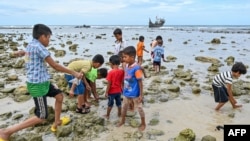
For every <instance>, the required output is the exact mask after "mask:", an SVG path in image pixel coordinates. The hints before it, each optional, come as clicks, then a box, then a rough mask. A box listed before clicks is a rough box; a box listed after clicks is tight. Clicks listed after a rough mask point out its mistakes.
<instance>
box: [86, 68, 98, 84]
mask: <svg viewBox="0 0 250 141" xmlns="http://www.w3.org/2000/svg"><path fill="white" fill-rule="evenodd" d="M85 76H86V78H87V79H89V80H90V81H91V82H95V80H96V79H97V69H95V68H93V67H92V68H91V70H90V71H89V72H87V73H86V74H85Z"/></svg>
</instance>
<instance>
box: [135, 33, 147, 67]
mask: <svg viewBox="0 0 250 141" xmlns="http://www.w3.org/2000/svg"><path fill="white" fill-rule="evenodd" d="M143 51H146V52H147V53H148V51H147V50H146V49H145V46H144V36H140V37H139V42H138V43H137V50H136V54H137V59H138V64H139V65H141V64H142V61H143Z"/></svg>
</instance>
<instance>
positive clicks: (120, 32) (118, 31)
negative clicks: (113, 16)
mask: <svg viewBox="0 0 250 141" xmlns="http://www.w3.org/2000/svg"><path fill="white" fill-rule="evenodd" d="M113 34H114V35H116V34H119V35H122V30H121V29H120V28H116V29H115V30H114V32H113Z"/></svg>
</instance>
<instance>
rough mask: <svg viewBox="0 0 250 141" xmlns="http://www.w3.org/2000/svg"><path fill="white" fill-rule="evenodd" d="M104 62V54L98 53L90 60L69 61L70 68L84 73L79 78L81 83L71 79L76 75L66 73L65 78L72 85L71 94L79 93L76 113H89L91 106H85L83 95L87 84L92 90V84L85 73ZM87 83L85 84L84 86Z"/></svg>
mask: <svg viewBox="0 0 250 141" xmlns="http://www.w3.org/2000/svg"><path fill="white" fill-rule="evenodd" d="M103 63H104V58H103V56H102V55H100V54H97V55H95V56H94V57H93V59H92V61H90V60H77V61H73V62H71V63H69V65H68V69H70V70H74V71H77V72H80V73H83V75H84V76H83V79H82V80H79V84H78V85H77V84H76V83H72V82H71V80H73V79H74V78H75V77H74V76H72V75H69V74H65V78H66V80H67V81H68V85H69V87H70V92H69V94H70V96H71V97H73V96H74V94H76V95H77V108H76V113H81V114H86V113H89V112H90V110H89V108H83V105H85V104H86V103H85V102H86V101H85V99H84V97H83V94H84V91H85V86H86V88H87V89H88V90H90V89H91V88H90V86H89V84H88V82H87V80H86V78H85V77H86V76H85V74H86V73H87V72H89V71H90V70H91V68H92V67H93V68H99V67H100V66H101V65H102V64H103ZM84 85H85V86H84ZM86 106H87V105H86Z"/></svg>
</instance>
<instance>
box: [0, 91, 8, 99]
mask: <svg viewBox="0 0 250 141" xmlns="http://www.w3.org/2000/svg"><path fill="white" fill-rule="evenodd" d="M7 96H8V95H7V94H6V93H1V92H0V99H3V98H5V97H7Z"/></svg>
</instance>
